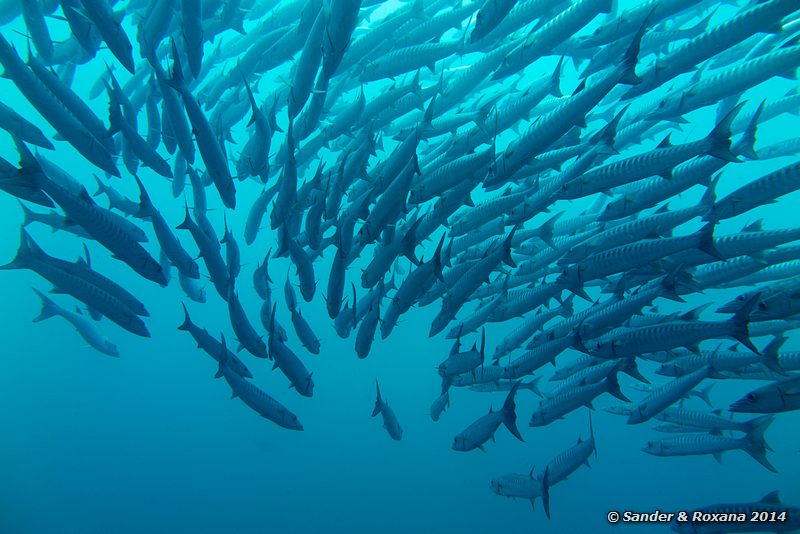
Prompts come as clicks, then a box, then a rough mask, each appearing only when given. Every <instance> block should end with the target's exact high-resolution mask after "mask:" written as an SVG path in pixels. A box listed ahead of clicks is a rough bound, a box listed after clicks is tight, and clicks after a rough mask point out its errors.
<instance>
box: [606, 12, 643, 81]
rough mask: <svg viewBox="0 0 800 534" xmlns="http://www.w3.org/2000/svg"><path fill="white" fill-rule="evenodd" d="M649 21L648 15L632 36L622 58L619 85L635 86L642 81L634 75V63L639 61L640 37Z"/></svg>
mask: <svg viewBox="0 0 800 534" xmlns="http://www.w3.org/2000/svg"><path fill="white" fill-rule="evenodd" d="M612 3H613V2H612ZM612 9H613V7H612ZM649 19H650V16H649V15H648V16H647V18H645V20H644V22H643V23H642V26H641V27H640V28H639V30H638V31H637V32H636V35H634V36H633V40H632V41H631V44H630V46H628V49H627V50H626V51H625V55H624V56H623V57H622V66H623V68H624V69H625V70H624V71H623V73H622V77H621V78H620V80H619V81H620V83H624V84H628V85H636V84H638V83H640V82H641V81H642V80H641V78H639V77H638V76H637V75H636V63H638V61H639V49H640V46H641V44H642V36H643V35H644V32H645V30H646V29H647V26H648V24H649V23H650V20H649Z"/></svg>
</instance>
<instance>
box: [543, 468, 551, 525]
mask: <svg viewBox="0 0 800 534" xmlns="http://www.w3.org/2000/svg"><path fill="white" fill-rule="evenodd" d="M542 505H543V506H544V515H546V516H547V519H550V467H549V466H548V467H546V468H545V470H544V476H543V477H542Z"/></svg>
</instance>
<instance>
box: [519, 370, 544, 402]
mask: <svg viewBox="0 0 800 534" xmlns="http://www.w3.org/2000/svg"><path fill="white" fill-rule="evenodd" d="M541 380H542V377H541V375H540V376H537V377H536V378H534V379H532V380H530V381H529V382H525V383H524V384H522V387H524V388H525V389H527V390H529V391H531V392H532V393H533V394H534V395H536V396H537V397H541V398H544V394H543V393H542V390H541V389H539V382H540V381H541Z"/></svg>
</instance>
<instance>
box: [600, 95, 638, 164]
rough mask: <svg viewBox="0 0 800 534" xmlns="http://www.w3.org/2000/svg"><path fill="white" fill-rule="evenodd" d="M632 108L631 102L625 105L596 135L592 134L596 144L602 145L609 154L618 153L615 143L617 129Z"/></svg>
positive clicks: (603, 150)
mask: <svg viewBox="0 0 800 534" xmlns="http://www.w3.org/2000/svg"><path fill="white" fill-rule="evenodd" d="M628 108H630V104H628V105H626V106H625V107H623V108H622V109H621V110H620V111H619V112H618V113H617V114H616V115H614V118H613V119H611V121H610V122H609V123H608V124H606V125H605V126H604V127H603V128H602V129H601V130H600V131H599V132H597V133H596V134H595V135H594V136H592V141H593V142H594V143H595V144H598V145H601V146H602V147H603V149H602V153H604V154H608V155H615V154H618V153H619V152H617V150H616V149H615V148H614V143H615V141H616V138H617V130H618V128H619V123H620V121H621V120H622V117H624V116H625V113H626V112H627V111H628Z"/></svg>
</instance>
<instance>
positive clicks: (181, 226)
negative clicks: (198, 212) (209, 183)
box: [175, 203, 192, 230]
mask: <svg viewBox="0 0 800 534" xmlns="http://www.w3.org/2000/svg"><path fill="white" fill-rule="evenodd" d="M191 223H192V216H191V215H189V204H188V203H187V204H186V215H185V216H184V218H183V222H182V223H180V224H179V225H178V226H176V227H175V229H176V230H188V229H189V228H191Z"/></svg>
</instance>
